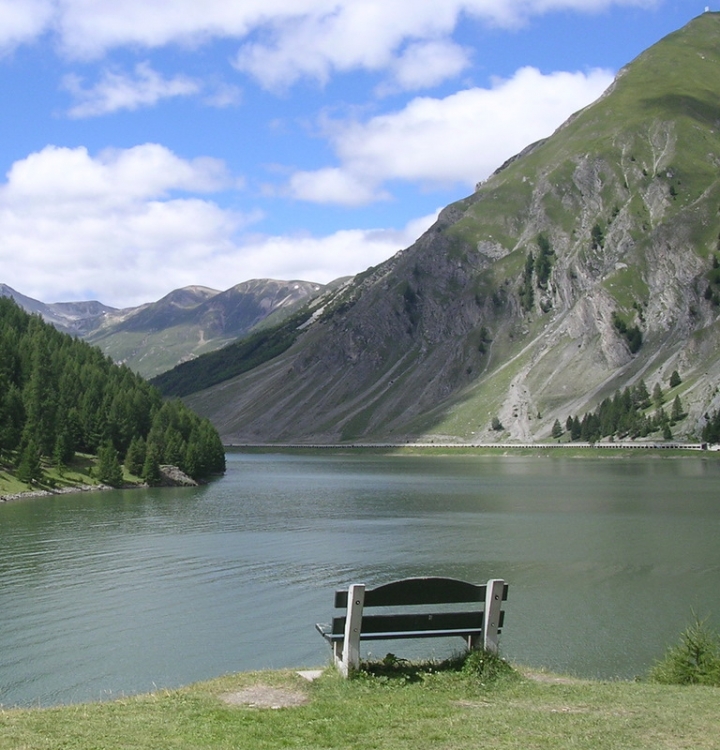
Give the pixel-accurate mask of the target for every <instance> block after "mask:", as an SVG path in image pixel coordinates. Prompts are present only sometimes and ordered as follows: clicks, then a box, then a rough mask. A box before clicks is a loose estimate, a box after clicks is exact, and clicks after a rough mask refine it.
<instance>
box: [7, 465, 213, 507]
mask: <svg viewBox="0 0 720 750" xmlns="http://www.w3.org/2000/svg"><path fill="white" fill-rule="evenodd" d="M160 473H161V475H162V477H163V481H162V483H161V484H160V485H159V486H160V487H198V486H199V483H198V482H196V481H195V480H194V479H192V478H191V477H189V476H188V475H187V474H185V473H184V472H182V471H181V470H180V469H179V468H178V467H177V466H171V465H169V464H168V465H165V464H163V465H162V466H160ZM148 488H149V485H148V484H146V483H145V482H139V483H129V482H128V483H126V484H124V485H123V486H122V487H111V486H110V485H109V484H102V483H100V484H84V483H83V484H74V485H67V486H65V487H59V488H55V489H37V490H26V491H23V492H9V493H7V494H4V495H0V503H12V502H16V501H18V500H31V499H33V498H39V497H53V496H54V495H73V494H76V493H81V492H104V491H106V490H142V489H148Z"/></svg>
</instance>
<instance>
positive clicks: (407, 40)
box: [0, 0, 660, 90]
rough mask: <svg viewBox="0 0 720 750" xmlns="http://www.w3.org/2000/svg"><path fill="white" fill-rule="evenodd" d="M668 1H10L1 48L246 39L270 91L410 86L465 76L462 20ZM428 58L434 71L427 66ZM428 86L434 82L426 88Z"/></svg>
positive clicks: (496, 21) (247, 52)
mask: <svg viewBox="0 0 720 750" xmlns="http://www.w3.org/2000/svg"><path fill="white" fill-rule="evenodd" d="M659 1H660V0H443V2H442V3H438V2H437V0H362V1H359V0H243V2H231V3H230V2H227V0H204V1H203V2H202V3H198V2H197V0H154V1H153V2H147V0H122V2H117V0H0V47H2V46H3V45H4V46H8V45H13V44H17V43H19V42H22V41H29V40H31V39H33V38H35V37H37V36H38V35H40V34H41V33H44V32H46V31H52V32H54V33H55V35H56V36H57V38H58V40H59V43H60V46H61V48H62V49H63V50H64V51H65V53H66V54H67V55H69V56H71V57H77V58H92V57H101V56H102V55H104V54H105V53H106V52H107V51H109V50H111V49H114V48H118V47H126V46H132V47H141V48H145V49H152V48H158V47H162V46H166V45H168V44H184V45H198V44H202V43H204V42H206V41H209V40H211V39H215V38H228V39H237V40H240V41H241V42H242V47H241V49H240V52H239V54H238V56H237V58H236V64H237V66H238V67H239V68H240V69H241V70H243V71H245V72H247V73H249V74H250V75H252V76H254V77H255V78H257V80H259V81H260V82H261V83H262V84H263V85H265V86H267V87H270V88H272V87H283V86H287V85H290V84H292V83H293V82H295V81H296V80H298V79H299V78H303V77H310V78H315V79H317V80H319V81H325V80H327V79H328V78H329V77H330V76H331V75H332V74H333V73H335V72H337V71H348V70H358V69H363V70H369V71H379V72H384V71H389V72H390V75H391V80H392V83H394V85H395V86H400V85H405V86H407V87H408V88H409V89H410V90H412V89H415V88H417V87H419V86H421V85H434V84H435V83H437V82H439V81H441V80H444V79H446V78H448V77H451V76H455V75H457V73H458V72H459V71H460V70H461V69H462V67H463V55H462V52H461V50H459V49H458V48H457V47H456V46H455V45H454V44H453V43H452V41H451V36H452V34H453V32H454V30H455V28H456V26H457V24H458V23H459V20H460V18H461V17H462V16H468V17H472V18H475V19H478V20H479V21H480V22H482V23H486V24H490V25H495V26H501V27H513V26H517V25H519V24H521V23H523V22H525V21H527V20H528V19H530V18H532V17H533V16H537V15H541V14H545V13H548V12H551V11H561V10H571V11H576V12H595V11H600V10H603V9H606V8H609V7H611V6H622V5H625V6H644V7H650V6H653V5H656V4H657V3H658V2H659ZM421 61H424V63H423V64H424V69H423V68H422V67H419V65H418V64H419V63H420V62H421ZM425 81H427V82H428V83H425Z"/></svg>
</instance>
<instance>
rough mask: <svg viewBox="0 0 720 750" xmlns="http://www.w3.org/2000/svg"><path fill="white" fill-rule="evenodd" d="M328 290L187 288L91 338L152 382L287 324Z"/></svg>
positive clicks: (248, 285)
mask: <svg viewBox="0 0 720 750" xmlns="http://www.w3.org/2000/svg"><path fill="white" fill-rule="evenodd" d="M322 288H323V287H322V285H321V284H315V283H312V282H308V281H275V280H273V279H254V280H252V281H246V282H243V283H241V284H237V285H236V286H234V287H231V288H230V289H227V290H226V291H224V292H217V291H215V290H211V289H207V288H205V287H186V288H185V289H178V290H175V291H174V292H171V293H170V294H169V295H167V296H166V297H163V299H161V300H159V301H158V302H155V303H153V304H150V305H145V306H143V307H141V308H136V309H134V310H132V311H130V314H124V315H122V316H116V317H114V318H113V317H108V319H107V322H106V324H105V325H103V326H102V327H101V328H99V329H98V330H96V331H94V332H93V333H92V334H90V335H88V336H87V339H88V341H90V342H91V343H93V344H96V345H98V346H100V347H101V348H102V349H103V351H105V353H106V354H108V355H110V356H111V357H112V358H113V359H114V360H115V361H116V362H123V363H125V364H127V365H128V366H129V367H131V368H132V369H133V370H136V371H137V372H139V373H141V374H142V375H144V376H146V377H152V376H154V375H157V374H159V373H161V372H164V371H166V370H169V369H171V368H172V367H174V366H175V365H177V364H178V363H179V362H185V361H187V360H190V359H194V358H195V357H197V356H198V355H200V354H203V353H205V352H211V351H214V350H215V349H219V348H220V347H222V346H225V345H226V344H228V343H230V342H233V341H236V340H237V339H239V338H242V337H243V336H245V335H247V334H248V333H249V332H250V331H251V330H252V329H253V328H254V327H255V326H256V325H258V324H260V323H261V322H262V321H264V320H265V319H266V318H268V317H269V316H273V318H274V319H275V320H282V319H283V318H284V317H285V316H287V315H290V314H292V312H293V311H294V310H295V309H296V308H297V306H298V305H301V304H303V303H304V302H305V301H306V300H307V299H309V298H311V297H313V296H315V295H316V294H318V293H319V291H320V290H321V289H322Z"/></svg>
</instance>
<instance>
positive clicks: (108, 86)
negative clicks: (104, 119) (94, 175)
mask: <svg viewBox="0 0 720 750" xmlns="http://www.w3.org/2000/svg"><path fill="white" fill-rule="evenodd" d="M63 88H65V89H66V90H67V91H69V92H70V93H71V94H72V96H73V97H74V98H75V100H76V101H77V104H75V106H73V107H72V108H71V109H70V110H69V112H68V114H69V115H70V117H74V118H81V117H96V116H98V115H106V114H110V113H111V112H117V111H118V110H121V109H128V110H135V109H138V108H140V107H150V106H152V105H154V104H157V102H158V101H160V100H161V99H168V98H172V97H177V96H191V95H193V94H197V93H198V92H199V91H200V89H201V85H200V84H199V83H198V82H197V81H194V80H192V79H191V78H187V77H186V76H175V77H173V78H164V77H163V76H162V75H161V74H160V73H157V72H156V71H155V70H153V69H152V67H151V66H150V64H149V63H147V62H142V63H138V64H137V65H136V66H135V75H134V76H128V75H125V74H123V73H120V72H117V71H113V70H106V71H104V73H103V74H102V76H101V78H100V80H99V81H98V82H97V83H96V84H95V85H94V86H92V87H91V88H84V87H83V82H82V80H81V79H80V78H79V77H78V76H76V75H67V76H65V78H64V79H63Z"/></svg>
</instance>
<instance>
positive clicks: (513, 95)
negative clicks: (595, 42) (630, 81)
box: [290, 68, 612, 203]
mask: <svg viewBox="0 0 720 750" xmlns="http://www.w3.org/2000/svg"><path fill="white" fill-rule="evenodd" d="M611 81H612V75H611V74H610V73H609V72H607V71H602V70H595V71H592V72H590V73H588V74H584V73H564V72H560V73H552V74H549V75H543V74H542V73H540V72H539V71H538V70H536V69H535V68H522V69H520V70H518V71H517V73H516V74H515V75H514V76H513V77H512V78H511V79H508V80H499V79H498V80H496V81H495V82H494V85H493V86H492V88H489V89H481V88H474V89H467V90H465V91H460V92H458V93H456V94H453V95H452V96H448V97H446V98H444V99H433V98H429V97H420V98H416V99H414V100H413V101H411V102H410V103H409V104H408V105H407V106H406V107H405V108H404V109H402V110H400V111H398V112H394V113H391V114H385V115H380V116H377V117H374V118H372V119H370V120H369V121H367V122H357V121H355V122H339V123H338V122H335V123H331V124H330V125H329V126H328V137H329V138H330V140H331V142H332V144H333V146H334V148H335V151H336V154H337V156H338V159H339V161H340V166H339V167H333V168H325V169H321V170H318V171H317V172H315V173H313V172H303V173H301V179H300V180H298V179H296V178H297V175H296V176H295V177H293V178H292V179H291V181H290V187H291V190H292V191H293V194H294V195H295V196H296V197H297V198H300V199H305V200H311V201H320V200H321V199H322V198H323V197H325V200H326V201H327V202H345V203H349V202H351V201H350V200H349V199H348V198H347V196H346V195H344V193H342V192H340V191H338V195H340V196H342V197H343V200H337V199H336V200H333V199H332V193H331V191H326V190H325V189H324V185H326V183H327V177H328V174H329V173H332V175H333V179H334V181H335V182H336V183H337V184H344V185H346V186H352V185H353V184H356V185H360V186H362V190H359V191H358V193H357V200H356V201H355V202H357V203H360V202H362V201H363V200H366V201H369V200H371V199H377V198H378V197H380V196H379V194H378V192H377V191H378V190H379V189H380V186H381V185H382V183H384V182H385V181H387V180H405V181H411V182H419V183H426V184H428V185H433V184H436V185H437V184H442V185H451V184H458V183H459V184H463V185H466V186H468V187H471V186H473V185H474V184H475V183H476V182H478V180H481V179H484V178H485V177H487V176H488V175H489V174H490V173H491V172H492V171H493V170H494V169H496V168H497V167H498V166H499V165H500V164H502V163H503V162H504V161H505V160H506V159H507V158H509V157H510V156H513V155H514V154H516V153H518V152H519V151H521V150H522V149H523V148H524V147H525V146H527V145H528V144H530V143H532V142H534V141H536V140H538V139H540V138H543V137H546V136H548V135H550V134H551V133H552V132H553V131H554V130H555V129H556V128H557V127H558V126H559V125H560V124H561V123H562V122H563V121H564V120H565V119H567V118H568V117H569V116H570V115H571V114H573V113H574V112H576V111H577V110H579V109H581V108H582V107H584V106H586V105H588V104H589V103H591V102H592V101H594V100H595V99H597V98H598V97H599V96H600V95H601V94H602V92H603V91H604V90H605V89H606V88H607V86H608V85H609V84H610V83H611Z"/></svg>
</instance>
